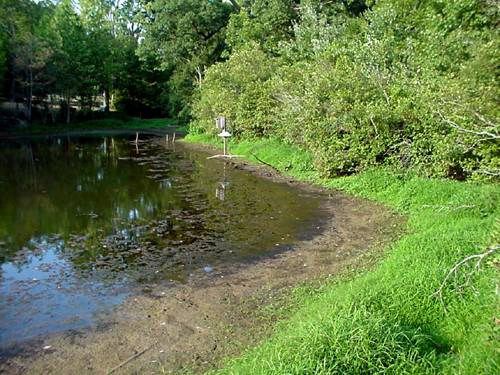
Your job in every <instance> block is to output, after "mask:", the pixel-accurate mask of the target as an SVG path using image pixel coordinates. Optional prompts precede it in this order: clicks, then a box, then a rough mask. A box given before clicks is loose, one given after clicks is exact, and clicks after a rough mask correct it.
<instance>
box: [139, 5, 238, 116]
mask: <svg viewBox="0 0 500 375" xmlns="http://www.w3.org/2000/svg"><path fill="white" fill-rule="evenodd" d="M233 11H234V5H231V4H229V3H227V2H225V1H222V0H214V1H204V0H153V1H150V2H147V3H146V4H145V6H144V11H143V12H142V14H141V16H140V20H141V28H142V29H143V32H142V37H143V40H142V42H141V44H140V46H139V49H138V53H139V55H140V56H141V57H142V59H143V60H148V59H150V60H154V61H157V63H158V64H159V68H160V69H162V70H163V71H168V72H170V73H171V77H172V79H171V80H170V84H169V88H170V92H171V100H170V111H171V112H177V113H179V112H181V113H189V103H190V99H191V93H192V92H193V89H194V87H195V82H196V80H198V82H199V80H200V77H201V76H202V74H203V70H204V69H205V67H207V66H209V65H211V64H212V63H214V62H215V61H217V60H219V59H220V57H221V54H222V51H223V49H224V45H225V44H224V39H225V28H226V24H227V22H228V19H229V15H230V14H231V12H233Z"/></svg>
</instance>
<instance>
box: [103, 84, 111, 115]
mask: <svg viewBox="0 0 500 375" xmlns="http://www.w3.org/2000/svg"><path fill="white" fill-rule="evenodd" d="M109 99H110V98H109V90H108V89H105V90H104V112H106V113H109V102H110V100H109Z"/></svg>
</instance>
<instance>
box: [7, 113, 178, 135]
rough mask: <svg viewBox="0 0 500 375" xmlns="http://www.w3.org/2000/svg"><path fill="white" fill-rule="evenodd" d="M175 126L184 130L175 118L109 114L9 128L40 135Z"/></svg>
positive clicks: (13, 132)
mask: <svg viewBox="0 0 500 375" xmlns="http://www.w3.org/2000/svg"><path fill="white" fill-rule="evenodd" d="M174 126H175V127H176V128H177V129H178V130H179V131H184V130H185V127H184V126H181V125H180V124H179V122H178V121H177V120H175V119H169V118H156V119H140V118H137V117H124V116H110V117H109V118H102V119H97V120H88V121H81V122H74V123H70V124H59V123H58V124H39V123H35V124H32V125H29V126H26V127H23V128H17V129H13V130H12V129H11V130H9V132H10V133H11V134H13V135H41V134H51V133H52V134H54V133H66V132H79V131H99V130H144V129H164V128H168V127H174Z"/></svg>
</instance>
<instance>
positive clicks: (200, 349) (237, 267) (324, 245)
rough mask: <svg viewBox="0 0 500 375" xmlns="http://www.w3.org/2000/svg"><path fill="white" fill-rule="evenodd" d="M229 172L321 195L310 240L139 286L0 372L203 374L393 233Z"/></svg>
mask: <svg viewBox="0 0 500 375" xmlns="http://www.w3.org/2000/svg"><path fill="white" fill-rule="evenodd" d="M196 147H198V146H196ZM230 166H231V168H238V169H243V170H246V171H248V172H250V173H253V174H256V175H258V176H260V177H263V178H267V179H271V180H272V181H274V182H277V183H287V184H290V185H293V186H295V187H296V188H298V189H302V190H303V191H305V192H308V193H311V192H313V193H317V194H318V195H321V196H323V201H322V205H321V208H320V209H319V211H321V212H318V217H319V218H320V220H319V221H318V222H317V223H316V224H315V225H316V226H315V227H314V228H311V229H310V236H309V237H310V238H308V239H306V240H302V241H297V242H296V243H294V244H293V246H292V248H291V249H288V250H287V249H282V250H283V251H280V252H277V253H275V254H274V255H272V256H260V257H257V258H255V259H254V260H253V261H247V262H242V263H235V264H233V265H231V266H227V267H214V268H213V269H207V270H206V272H205V273H204V274H197V275H192V276H191V277H189V278H188V279H187V280H186V281H185V282H184V283H179V282H169V283H151V284H149V285H144V286H143V287H142V290H141V291H139V292H138V293H135V294H133V295H132V296H130V297H129V298H128V299H127V300H126V301H125V302H124V303H123V304H121V305H119V306H118V307H116V308H115V309H114V310H113V312H112V313H111V314H109V316H106V317H103V318H102V320H101V321H100V322H99V323H98V324H96V325H95V327H94V328H91V329H85V330H80V331H71V332H66V333H63V334H55V335H52V336H50V337H47V338H45V339H43V340H38V341H35V342H30V343H27V344H25V345H23V346H19V347H16V348H13V349H12V351H11V352H10V353H6V355H4V358H3V360H2V363H1V364H0V372H4V373H7V374H21V373H31V374H41V373H57V374H61V373H64V374H81V373H90V374H105V373H108V372H109V371H111V370H113V371H114V372H115V373H123V374H129V373H158V372H166V373H179V372H180V371H182V370H183V369H190V370H194V371H195V372H201V371H203V370H206V369H208V368H211V367H214V366H217V365H218V363H219V362H220V360H221V359H222V358H224V357H227V356H229V355H234V354H237V353H239V352H240V351H241V350H242V349H243V348H244V347H245V346H247V345H249V344H253V343H255V342H256V341H257V340H258V339H259V338H261V337H262V336H263V335H264V334H265V332H266V331H268V329H269V326H270V325H269V323H268V322H266V321H265V320H263V319H262V318H263V315H262V314H261V313H260V312H259V308H260V307H263V306H266V305H268V304H270V303H273V302H274V301H275V300H276V299H279V298H280V297H281V296H283V295H286V293H287V291H288V290H289V288H290V287H293V286H295V285H297V284H298V283H300V282H302V281H306V280H314V279H317V278H319V277H322V276H325V275H329V274H335V273H336V272H338V271H339V270H341V269H342V268H344V267H346V266H347V265H349V264H353V263H355V262H357V261H359V259H360V255H362V254H366V253H367V252H368V251H369V250H371V249H374V248H378V247H379V246H380V245H381V244H383V243H385V242H387V241H389V240H390V239H391V238H394V237H395V236H396V235H397V234H398V233H399V232H400V228H401V220H402V219H401V218H400V217H399V216H397V215H394V214H393V213H391V212H389V211H388V210H387V209H386V208H384V207H382V206H380V205H375V204H373V203H370V202H367V201H364V200H360V199H355V198H350V197H346V196H345V195H343V194H340V193H337V192H334V191H326V190H323V189H321V188H317V187H313V186H310V185H307V184H303V183H297V182H294V181H292V180H290V179H288V178H285V177H282V176H280V175H278V174H277V173H275V172H274V171H272V170H271V169H269V168H265V167H257V166H252V165H248V164H247V163H245V162H242V161H238V160H233V161H232V162H231V163H230Z"/></svg>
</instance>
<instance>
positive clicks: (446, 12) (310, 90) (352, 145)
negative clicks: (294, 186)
mask: <svg viewBox="0 0 500 375" xmlns="http://www.w3.org/2000/svg"><path fill="white" fill-rule="evenodd" d="M256 3H257V2H255V3H254V4H256ZM281 4H284V3H281ZM368 5H370V6H371V8H369V7H368ZM368 5H367V4H365V3H361V2H360V3H354V2H350V3H347V2H342V3H335V6H333V5H328V6H327V5H324V4H322V3H321V2H314V1H310V2H304V3H303V4H302V6H301V7H300V11H299V16H298V22H297V23H295V24H294V26H293V28H291V29H290V30H292V29H293V36H289V37H288V39H287V40H283V39H286V38H287V37H286V36H285V35H284V34H279V35H278V34H274V33H273V32H272V31H270V30H267V31H266V32H264V33H262V34H261V35H262V37H263V38H264V40H262V39H259V38H254V37H252V36H251V32H250V31H255V32H257V31H258V30H260V23H259V22H260V21H259V17H257V16H256V17H254V18H252V17H251V15H252V13H251V12H250V13H249V12H246V11H242V12H240V13H239V14H238V15H235V16H233V17H232V19H231V24H230V26H229V31H228V43H229V44H230V45H231V46H232V47H233V52H232V54H231V55H230V56H229V58H228V60H227V61H226V62H223V63H221V64H217V65H214V66H212V67H211V68H210V69H209V70H208V71H207V73H206V77H205V80H204V82H203V85H202V86H201V89H200V92H199V94H198V96H197V99H196V102H195V104H194V107H193V108H194V119H195V120H194V125H193V129H196V131H197V132H201V131H206V132H211V131H212V129H213V118H214V117H216V116H217V115H219V114H225V115H226V116H228V117H229V119H230V121H231V126H232V130H233V132H234V133H235V134H236V135H245V136H253V135H256V136H262V135H264V136H277V137H280V138H282V139H284V140H286V141H287V142H289V143H293V144H295V145H298V146H301V147H304V148H306V149H308V150H310V151H311V153H312V154H313V155H314V160H315V165H316V168H318V170H319V171H321V172H322V173H323V175H325V176H333V175H345V174H351V173H354V172H358V171H361V170H364V169H366V168H369V167H372V166H376V165H389V166H392V167H395V168H397V169H407V168H411V169H413V170H415V171H417V172H419V173H421V174H423V175H430V176H447V177H452V178H458V179H463V178H467V177H471V176H473V177H481V178H483V177H485V176H489V175H498V170H499V166H500V159H499V154H498V147H497V146H496V143H497V142H498V137H499V136H498V125H497V123H496V122H497V119H498V105H497V101H496V99H495V98H497V97H498V83H497V81H496V79H495V77H496V76H497V74H498V50H499V45H498V43H499V40H500V39H499V38H498V31H497V30H496V28H495V25H496V22H497V20H498V9H497V7H496V6H494V5H493V4H489V3H485V2H481V1H473V0H463V1H457V2H453V3H450V2H444V1H443V2H433V3H426V2H420V1H397V2H394V1H379V2H377V3H376V4H375V5H371V4H368ZM250 9H252V8H250ZM270 24H272V22H271V23H270ZM280 27H282V26H280ZM249 30H250V31H249ZM281 30H283V29H281ZM287 30H288V29H287ZM266 33H269V34H268V35H271V36H269V38H266ZM277 35H278V39H280V40H281V42H280V43H277V42H276V40H275V39H274V37H275V36H277ZM252 41H253V42H252ZM268 43H271V45H272V46H273V47H272V48H269V46H268ZM277 55H278V56H277ZM266 69H268V70H266ZM261 72H265V73H264V74H261Z"/></svg>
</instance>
